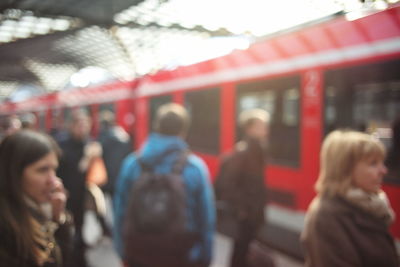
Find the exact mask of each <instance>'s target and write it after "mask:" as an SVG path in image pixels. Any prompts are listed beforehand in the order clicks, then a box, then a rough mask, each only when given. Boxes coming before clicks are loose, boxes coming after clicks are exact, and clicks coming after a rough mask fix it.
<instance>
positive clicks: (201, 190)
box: [114, 103, 215, 267]
mask: <svg viewBox="0 0 400 267" xmlns="http://www.w3.org/2000/svg"><path fill="white" fill-rule="evenodd" d="M189 124H190V121H189V116H188V114H187V111H186V110H185V109H184V108H183V107H182V106H180V105H178V104H172V103H171V104H166V105H163V106H162V107H160V108H159V109H158V111H157V116H156V121H155V130H156V133H153V134H151V135H150V137H149V138H148V140H147V142H146V143H145V145H144V146H143V148H142V150H141V151H140V152H139V153H134V154H130V155H128V156H127V157H126V159H125V160H124V162H123V164H122V167H121V171H120V174H119V177H118V180H117V184H116V191H115V198H114V209H115V212H114V223H115V227H114V243H115V246H116V249H117V252H118V253H119V255H120V256H121V258H122V260H124V259H125V255H126V254H129V251H124V242H123V230H122V228H123V224H124V218H125V217H126V213H127V206H128V201H129V198H130V197H131V187H132V183H133V182H134V181H135V180H136V179H138V177H139V176H140V174H141V165H140V163H139V162H138V158H140V161H141V162H142V163H144V164H146V165H148V166H153V165H155V163H156V162H157V164H156V166H154V171H155V172H156V173H160V174H163V173H170V172H171V169H172V166H173V165H174V163H175V162H176V161H177V159H178V157H179V155H181V154H182V151H185V150H188V145H187V144H186V143H185V141H184V140H183V137H184V136H185V133H186V132H187V130H188V127H189ZM166 151H172V152H171V153H167V154H166ZM160 156H161V157H162V159H161V160H160V159H159V158H160ZM182 178H183V184H184V187H185V191H186V201H187V203H186V218H187V222H186V224H185V225H186V228H187V230H188V231H189V232H193V233H198V234H200V237H199V239H198V240H197V242H196V243H195V245H194V246H193V247H192V249H191V250H190V251H189V253H188V255H187V260H188V262H189V265H190V266H201V267H203V266H208V265H209V264H210V262H211V254H212V243H213V236H214V231H215V207H214V196H213V190H212V187H211V185H210V181H209V174H208V169H207V167H206V165H205V164H204V162H203V161H202V160H201V159H200V158H198V157H197V156H195V155H193V154H190V155H189V156H188V158H187V163H186V165H185V167H184V169H183V172H182ZM154 257H157V255H154Z"/></svg>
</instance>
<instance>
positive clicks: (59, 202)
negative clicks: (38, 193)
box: [50, 177, 67, 222]
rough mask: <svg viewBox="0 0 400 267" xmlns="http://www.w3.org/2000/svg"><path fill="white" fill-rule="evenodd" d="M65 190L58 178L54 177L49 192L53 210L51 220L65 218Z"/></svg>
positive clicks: (58, 220)
mask: <svg viewBox="0 0 400 267" xmlns="http://www.w3.org/2000/svg"><path fill="white" fill-rule="evenodd" d="M66 202H67V192H66V190H65V188H64V185H63V183H62V181H61V179H60V178H58V177H56V178H55V180H54V182H53V190H52V192H51V194H50V203H51V207H52V211H53V220H54V221H56V222H62V221H63V219H64V218H65V213H64V212H65V204H66Z"/></svg>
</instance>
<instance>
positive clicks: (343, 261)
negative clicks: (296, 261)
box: [302, 212, 362, 267]
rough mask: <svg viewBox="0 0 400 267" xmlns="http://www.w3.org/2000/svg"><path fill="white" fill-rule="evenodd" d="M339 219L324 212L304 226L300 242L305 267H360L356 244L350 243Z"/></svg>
mask: <svg viewBox="0 0 400 267" xmlns="http://www.w3.org/2000/svg"><path fill="white" fill-rule="evenodd" d="M340 218H341V217H339V216H335V215H334V214H330V213H327V212H324V213H322V214H319V215H317V217H316V218H313V220H312V222H311V224H310V225H306V228H305V229H306V232H305V233H304V234H303V237H302V239H303V240H302V241H303V244H304V247H305V252H306V253H305V254H306V257H305V258H306V266H312V267H319V266H323V267H361V266H362V264H361V259H360V258H359V255H358V253H357V248H356V247H355V246H356V245H357V244H354V243H353V242H352V241H351V237H350V236H349V235H348V233H347V231H346V229H345V225H346V223H343V222H341V220H340Z"/></svg>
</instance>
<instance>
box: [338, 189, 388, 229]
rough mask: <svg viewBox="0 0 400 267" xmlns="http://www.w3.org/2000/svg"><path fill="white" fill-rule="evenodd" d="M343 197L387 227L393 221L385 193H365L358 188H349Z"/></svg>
mask: <svg viewBox="0 0 400 267" xmlns="http://www.w3.org/2000/svg"><path fill="white" fill-rule="evenodd" d="M343 197H344V198H345V199H346V200H347V201H349V202H350V203H352V204H354V205H355V206H357V207H359V208H361V209H362V210H364V211H366V212H368V213H369V214H371V215H372V216H374V217H376V218H378V219H381V220H383V221H384V222H385V224H386V225H388V226H389V225H390V224H392V223H393V222H394V220H395V213H394V211H393V209H392V207H391V206H390V203H389V200H388V198H387V196H386V193H385V192H383V191H382V190H380V191H379V192H378V193H367V192H365V191H364V190H362V189H360V188H351V189H350V190H348V191H347V192H346V193H345V194H344V196H343Z"/></svg>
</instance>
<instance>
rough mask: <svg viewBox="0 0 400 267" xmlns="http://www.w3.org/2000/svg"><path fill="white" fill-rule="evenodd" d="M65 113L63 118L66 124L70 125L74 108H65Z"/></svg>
mask: <svg viewBox="0 0 400 267" xmlns="http://www.w3.org/2000/svg"><path fill="white" fill-rule="evenodd" d="M63 115H64V119H63V122H64V125H65V126H66V127H68V124H69V122H70V121H71V116H72V108H64V111H63Z"/></svg>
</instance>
